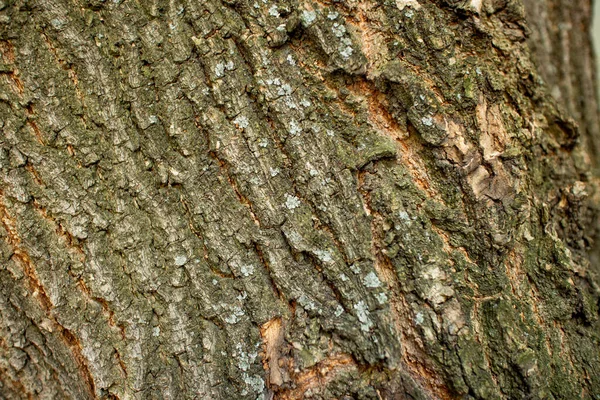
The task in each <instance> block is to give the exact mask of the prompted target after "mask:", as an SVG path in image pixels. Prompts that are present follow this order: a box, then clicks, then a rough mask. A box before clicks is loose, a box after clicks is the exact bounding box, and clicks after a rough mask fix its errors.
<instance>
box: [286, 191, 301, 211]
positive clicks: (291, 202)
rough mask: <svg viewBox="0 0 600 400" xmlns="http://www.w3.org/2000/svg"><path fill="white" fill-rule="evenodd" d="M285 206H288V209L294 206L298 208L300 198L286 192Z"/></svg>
mask: <svg viewBox="0 0 600 400" xmlns="http://www.w3.org/2000/svg"><path fill="white" fill-rule="evenodd" d="M285 206H286V207H287V208H288V210H293V209H295V208H298V207H300V199H299V198H297V197H296V196H292V195H289V194H286V195H285Z"/></svg>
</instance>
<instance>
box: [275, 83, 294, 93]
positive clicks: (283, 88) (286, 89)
mask: <svg viewBox="0 0 600 400" xmlns="http://www.w3.org/2000/svg"><path fill="white" fill-rule="evenodd" d="M277 94H278V95H279V96H289V95H290V94H292V87H291V86H290V85H289V84H287V83H284V84H283V85H281V87H280V88H279V89H278V90H277Z"/></svg>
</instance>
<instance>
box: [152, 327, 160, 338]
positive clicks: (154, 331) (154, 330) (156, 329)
mask: <svg viewBox="0 0 600 400" xmlns="http://www.w3.org/2000/svg"><path fill="white" fill-rule="evenodd" d="M158 335H160V327H158V326H155V327H154V328H152V336H154V337H157V336H158Z"/></svg>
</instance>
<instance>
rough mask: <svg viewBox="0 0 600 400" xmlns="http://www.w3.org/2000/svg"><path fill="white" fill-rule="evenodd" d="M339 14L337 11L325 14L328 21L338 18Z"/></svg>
mask: <svg viewBox="0 0 600 400" xmlns="http://www.w3.org/2000/svg"><path fill="white" fill-rule="evenodd" d="M339 15H340V14H338V13H337V11H330V12H329V14H327V18H329V19H330V20H332V21H333V20H334V19H336V18H337V17H339Z"/></svg>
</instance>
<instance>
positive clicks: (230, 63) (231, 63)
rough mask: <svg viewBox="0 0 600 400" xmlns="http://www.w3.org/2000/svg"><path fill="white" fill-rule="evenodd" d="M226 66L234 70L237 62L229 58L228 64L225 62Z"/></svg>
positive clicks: (229, 69)
mask: <svg viewBox="0 0 600 400" xmlns="http://www.w3.org/2000/svg"><path fill="white" fill-rule="evenodd" d="M225 68H226V69H227V70H228V71H233V69H234V68H235V64H234V63H233V61H231V60H229V61H227V64H225Z"/></svg>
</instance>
